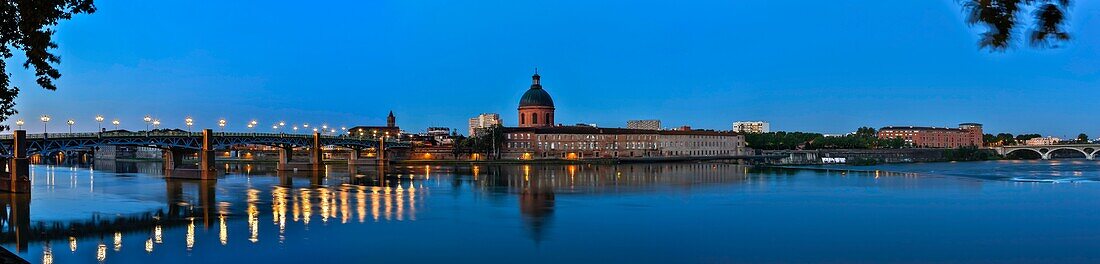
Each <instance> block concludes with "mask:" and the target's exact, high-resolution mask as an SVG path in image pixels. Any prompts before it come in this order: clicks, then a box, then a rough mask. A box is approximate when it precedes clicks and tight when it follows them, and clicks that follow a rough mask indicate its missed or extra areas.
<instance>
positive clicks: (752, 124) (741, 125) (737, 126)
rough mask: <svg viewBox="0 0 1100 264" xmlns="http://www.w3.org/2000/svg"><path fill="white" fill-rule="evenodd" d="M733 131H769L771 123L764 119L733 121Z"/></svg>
mask: <svg viewBox="0 0 1100 264" xmlns="http://www.w3.org/2000/svg"><path fill="white" fill-rule="evenodd" d="M733 131H734V132H739V133H768V132H771V124H769V123H768V122H764V121H738V122H733Z"/></svg>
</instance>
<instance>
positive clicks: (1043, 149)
mask: <svg viewBox="0 0 1100 264" xmlns="http://www.w3.org/2000/svg"><path fill="white" fill-rule="evenodd" d="M994 149H995V150H997V154H1001V155H1008V154H1010V153H1013V152H1017V151H1031V152H1035V153H1037V154H1039V157H1040V158H1042V159H1044V160H1048V159H1051V157H1052V155H1051V154H1052V153H1054V152H1055V151H1058V150H1072V151H1077V152H1080V153H1081V154H1084V155H1085V159H1088V160H1094V159H1096V157H1097V155H1098V154H1100V144H1060V145H1038V146H1004V147H996V148H994Z"/></svg>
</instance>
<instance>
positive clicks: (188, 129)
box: [183, 116, 195, 132]
mask: <svg viewBox="0 0 1100 264" xmlns="http://www.w3.org/2000/svg"><path fill="white" fill-rule="evenodd" d="M183 122H184V124H187V132H191V126H192V125H195V119H191V117H190V116H188V117H187V118H185V119H183Z"/></svg>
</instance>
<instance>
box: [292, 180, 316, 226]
mask: <svg viewBox="0 0 1100 264" xmlns="http://www.w3.org/2000/svg"><path fill="white" fill-rule="evenodd" d="M298 195H299V196H300V197H301V199H299V201H298V204H299V205H301V209H300V210H301V211H302V223H304V224H306V225H309V218H310V217H312V216H313V202H312V201H310V192H309V189H302V190H301V191H299V192H298ZM295 215H297V214H295ZM295 218H297V217H295ZM295 221H297V219H295Z"/></svg>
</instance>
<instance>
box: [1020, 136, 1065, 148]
mask: <svg viewBox="0 0 1100 264" xmlns="http://www.w3.org/2000/svg"><path fill="white" fill-rule="evenodd" d="M1058 142H1062V139H1061V138H1056V137H1051V136H1046V137H1037V138H1032V139H1028V140H1027V141H1024V145H1028V146H1045V145H1054V144H1058Z"/></svg>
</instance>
